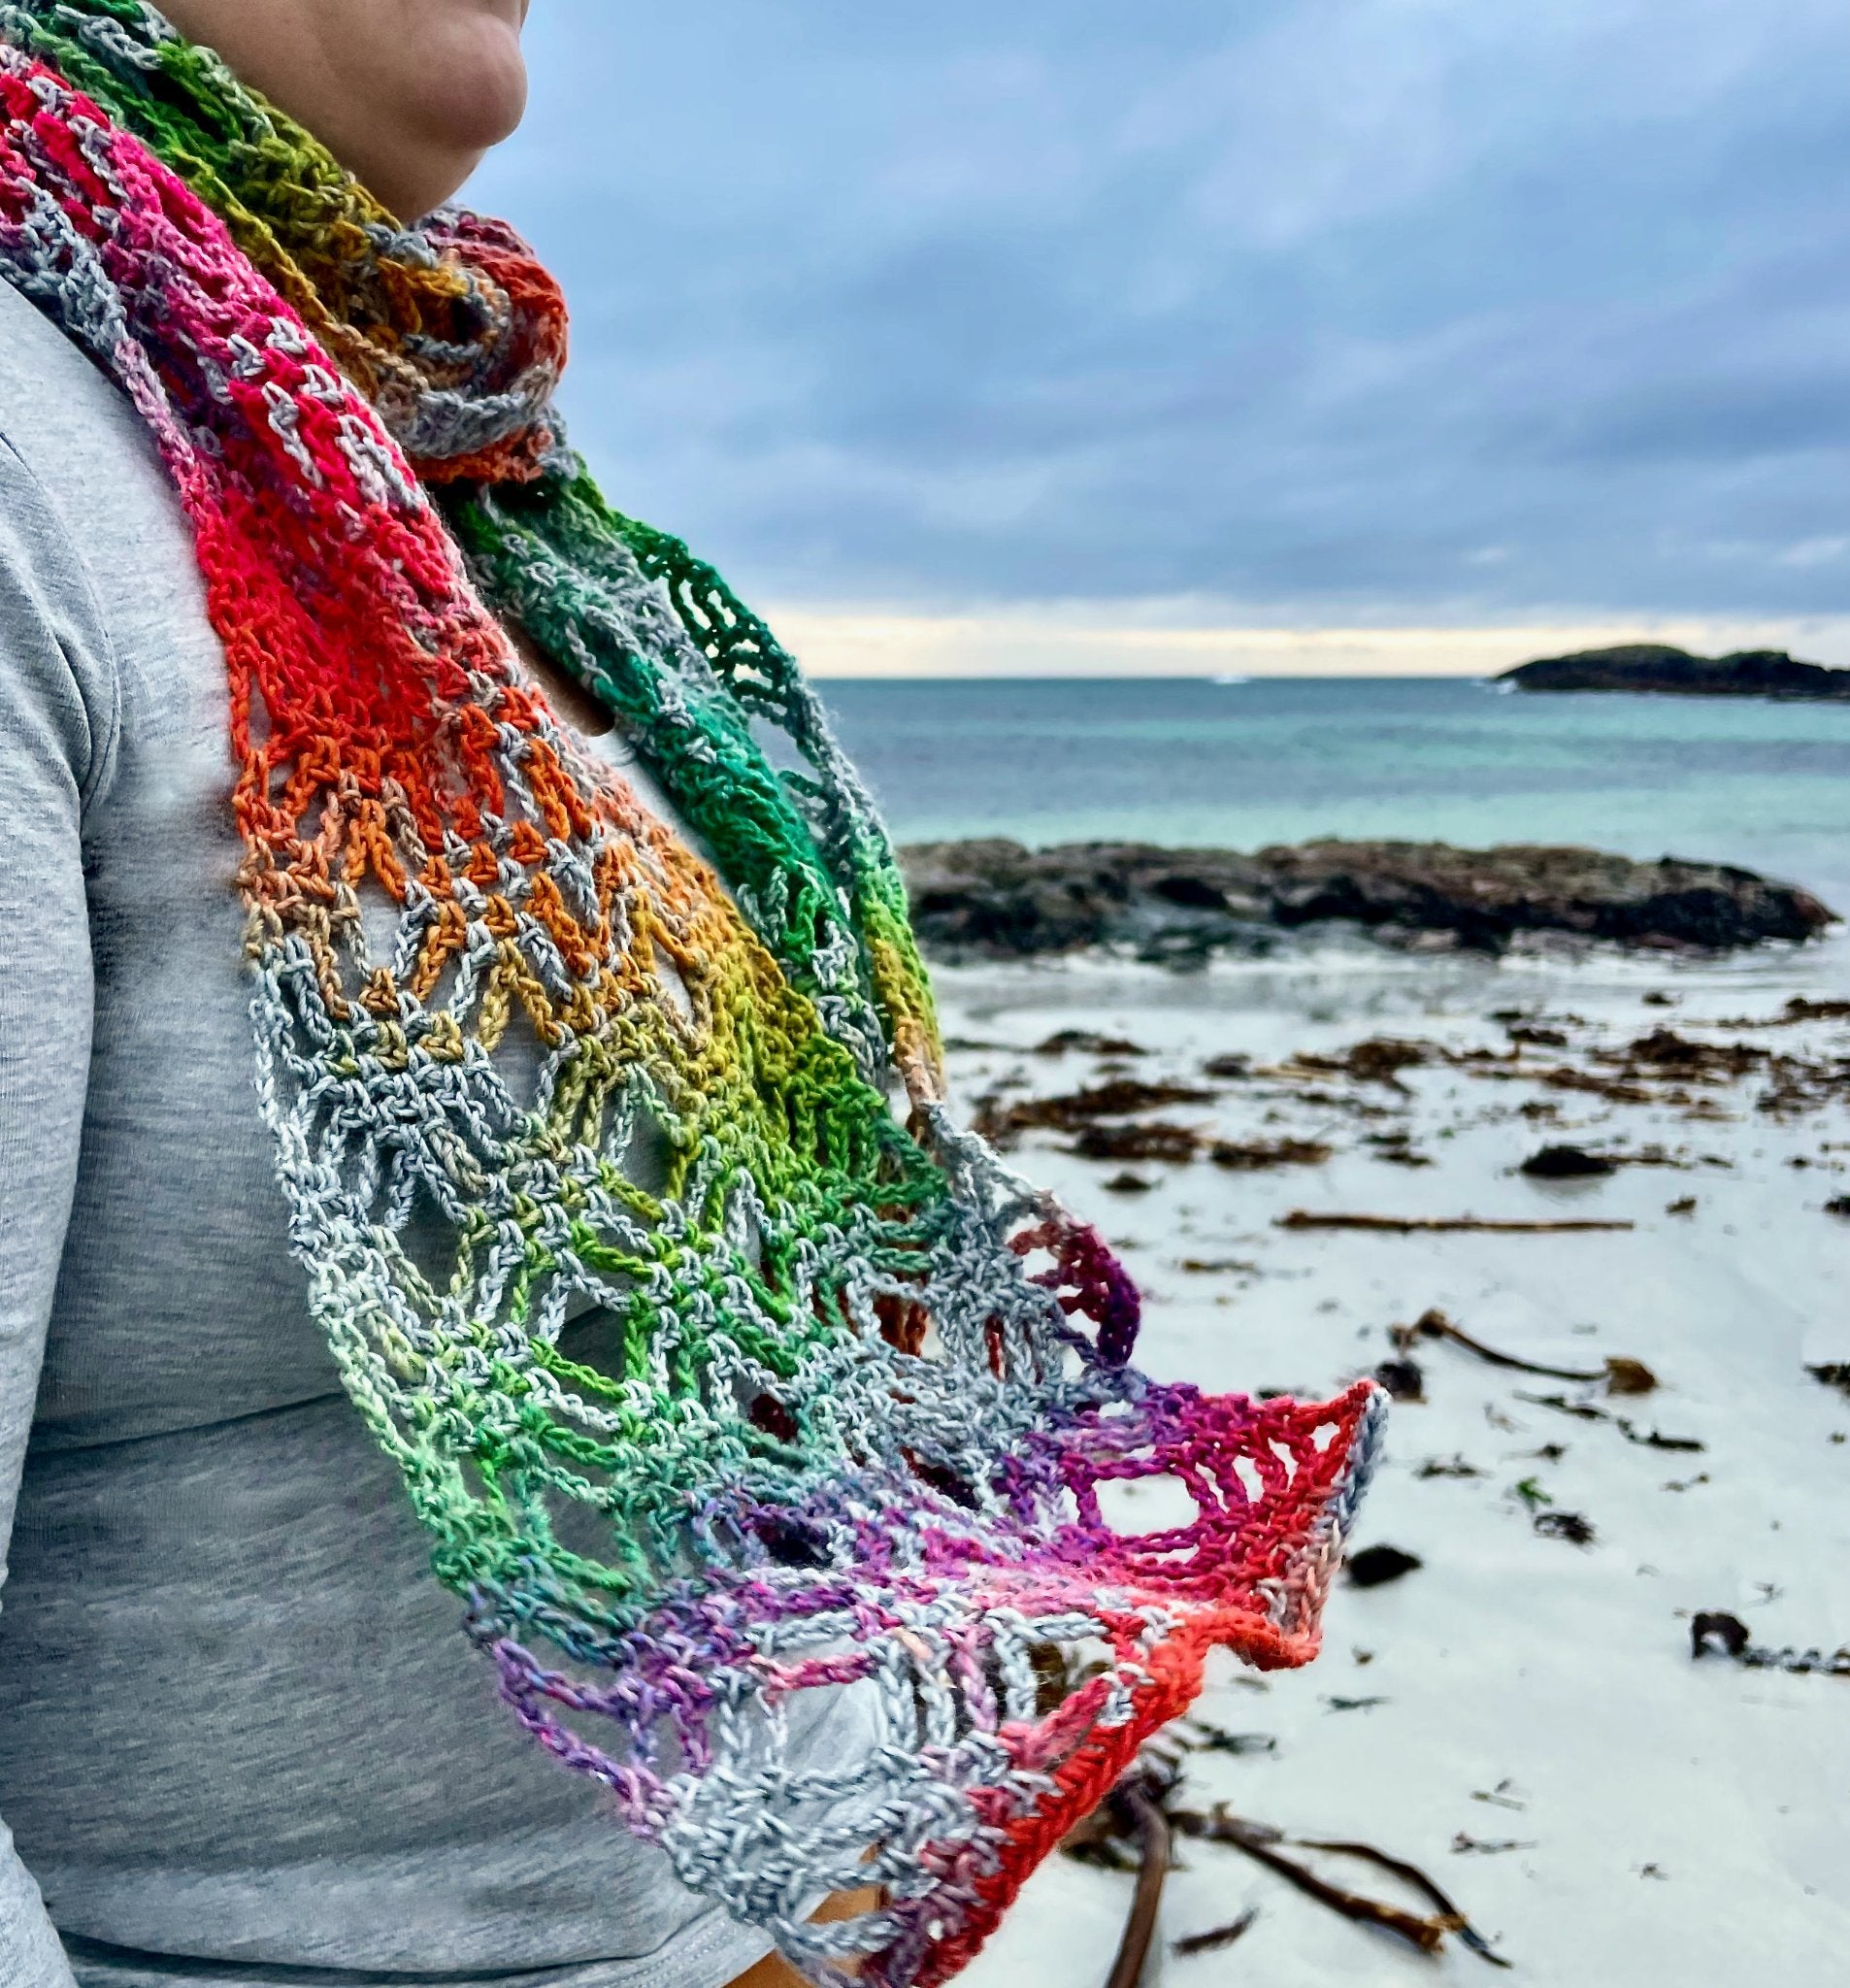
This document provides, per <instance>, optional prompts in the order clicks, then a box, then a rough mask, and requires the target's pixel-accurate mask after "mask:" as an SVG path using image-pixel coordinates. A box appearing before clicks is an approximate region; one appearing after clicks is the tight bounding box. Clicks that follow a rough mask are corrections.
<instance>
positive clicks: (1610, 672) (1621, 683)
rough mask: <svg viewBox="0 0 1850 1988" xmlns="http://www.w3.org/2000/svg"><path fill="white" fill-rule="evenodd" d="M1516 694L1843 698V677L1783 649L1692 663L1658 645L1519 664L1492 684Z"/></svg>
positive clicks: (1847, 686) (1849, 694)
mask: <svg viewBox="0 0 1850 1988" xmlns="http://www.w3.org/2000/svg"><path fill="white" fill-rule="evenodd" d="M1497 680H1498V682H1500V683H1510V684H1513V685H1514V686H1515V687H1516V688H1517V689H1518V690H1630V691H1651V692H1655V693H1658V694H1660V695H1665V696H1670V697H1784V698H1795V697H1799V698H1832V699H1837V698H1850V670H1831V669H1827V668H1826V667H1825V665H1824V664H1822V663H1801V662H1799V661H1797V660H1795V658H1793V657H1792V656H1789V655H1788V654H1787V653H1786V651H1785V650H1784V649H1783V648H1744V649H1736V650H1735V651H1734V653H1733V654H1731V655H1725V656H1698V655H1692V654H1691V653H1690V652H1689V650H1688V649H1683V648H1673V647H1671V646H1670V645H1669V644H1668V643H1662V642H1630V643H1621V644H1620V645H1619V646H1617V647H1616V648H1584V649H1580V650H1578V651H1577V652H1576V653H1574V654H1573V655H1570V656H1544V657H1542V658H1541V659H1540V660H1539V661H1537V662H1533V663H1521V664H1519V665H1518V666H1517V667H1516V668H1515V669H1513V670H1505V671H1504V672H1503V675H1502V676H1501V677H1499V678H1498V679H1497Z"/></svg>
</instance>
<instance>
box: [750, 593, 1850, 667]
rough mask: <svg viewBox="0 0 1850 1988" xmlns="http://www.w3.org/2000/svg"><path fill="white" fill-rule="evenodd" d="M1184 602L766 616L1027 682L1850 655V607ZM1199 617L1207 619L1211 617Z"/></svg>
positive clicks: (828, 653) (893, 653)
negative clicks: (1572, 657) (1684, 653)
mask: <svg viewBox="0 0 1850 1988" xmlns="http://www.w3.org/2000/svg"><path fill="white" fill-rule="evenodd" d="M1192 605H1193V604H1189V603H1178V602H1170V601H1164V602H1110V603H1099V602H1063V603H1051V604H1042V605H1039V606H1034V607H1027V606H1024V607H1019V608H1009V609H999V610H987V611H975V612H946V613H920V612H917V611H915V610H904V609H901V610H891V609H880V608H874V607H832V606H818V605H816V604H814V603H789V604H786V605H784V606H782V607H780V608H776V609H774V610H772V611H771V612H770V613H768V615H767V618H768V620H769V621H770V623H771V625H772V627H774V628H775V629H776V631H777V633H778V638H779V640H780V641H782V642H783V643H784V645H785V646H787V647H788V648H789V649H790V650H791V652H792V653H793V654H794V655H796V656H797V657H799V658H800V659H801V660H802V662H803V663H804V666H805V668H806V669H807V671H808V672H809V675H810V676H812V677H815V678H819V679H828V678H850V679H852V678H860V679H880V678H891V679H898V680H907V681H917V680H920V679H931V678H988V679H1010V680H1020V681H1026V680H1031V679H1047V680H1062V681H1080V680H1084V679H1095V678H1096V679H1150V680H1157V679H1172V680H1179V679H1212V678H1215V677H1223V676H1224V677H1235V678H1239V677H1245V678H1262V677H1263V678H1272V679H1275V678H1294V677H1296V678H1305V677H1309V678H1315V677H1323V678H1343V679H1356V678H1369V677H1395V678H1415V677H1419V678H1470V679H1487V678H1495V677H1497V676H1500V675H1502V674H1503V672H1504V671H1505V670H1510V669H1513V668H1515V667H1516V666H1517V665H1518V664H1520V663H1525V662H1532V661H1534V660H1536V658H1538V657H1541V656H1552V655H1565V654H1570V653H1572V652H1573V651H1575V650H1578V649H1588V648H1606V647H1611V646H1615V645H1617V644H1620V643H1627V642H1661V643H1668V644H1671V645H1673V646H1676V647H1678V648H1685V649H1690V650H1693V651H1695V652H1697V653H1699V654H1726V653H1728V652H1730V651H1732V650H1736V649H1753V648H1772V649H1786V650H1788V651H1790V652H1792V653H1793V654H1795V655H1798V654H1802V655H1803V657H1804V659H1805V660H1807V661H1813V662H1823V663H1828V664H1835V665H1837V666H1839V667H1843V666H1850V615H1831V616H1825V615H1807V616H1771V615H1767V616H1746V615H1740V616H1734V615H1681V616H1674V617H1672V616H1668V615H1630V616H1623V617H1622V616H1617V615H1614V616H1610V617H1603V616H1596V615H1593V614H1587V615H1585V616H1579V617H1569V616H1566V615H1564V616H1563V617H1562V618H1560V619H1541V618H1535V619H1528V620H1521V621H1517V620H1510V621H1506V622H1479V623H1475V624H1469V625H1461V624H1458V623H1413V622H1401V623H1396V622H1387V621H1382V622H1379V623H1375V624H1372V625H1368V626H1359V625H1354V624H1321V625H1318V624H1306V623H1305V622H1299V623H1296V624H1286V625H1279V624H1275V623H1274V624H1270V625H1267V624H1253V623H1243V624H1235V623H1229V622H1216V621H1211V620H1208V619H1206V617H1205V616H1200V610H1199V608H1196V613H1195V614H1194V615H1191V614H1190V613H1189V610H1190V607H1191V606H1192ZM1198 617H1199V618H1198Z"/></svg>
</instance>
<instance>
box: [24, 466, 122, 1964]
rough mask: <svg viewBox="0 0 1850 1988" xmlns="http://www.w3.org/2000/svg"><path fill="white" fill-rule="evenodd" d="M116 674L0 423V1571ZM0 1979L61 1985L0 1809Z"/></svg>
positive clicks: (37, 1313) (70, 1154)
mask: <svg viewBox="0 0 1850 1988" xmlns="http://www.w3.org/2000/svg"><path fill="white" fill-rule="evenodd" d="M112 680H113V679H112V678H111V676H110V674H109V664H108V650H107V640H106V638H105V637H104V636H103V635H102V632H101V629H100V626H99V624H98V622H97V620H96V616H95V610H94V605H93V601H92V599H91V596H90V593H89V589H88V585H87V582H86V580H85V579H84V576H83V572H82V569H81V567H80V566H79V564H78V562H77V558H76V554H75V553H74V552H73V550H72V549H71V547H70V544H69V541H68V538H67V537H66V535H65V533H64V530H63V528H62V526H61V524H60V522H59V520H58V518H57V515H56V514H55V512H54V511H53V509H52V507H51V505H50V501H49V499H47V497H46V496H45V494H44V492H43V490H42V489H41V488H40V486H39V484H38V483H37V481H36V480H35V479H34V478H33V477H32V475H31V472H30V471H29V470H28V469H27V468H26V466H25V465H24V463H22V462H21V460H20V459H19V457H18V456H17V454H16V453H15V452H14V450H13V449H12V448H11V447H9V446H8V445H7V443H6V441H5V439H4V437H0V1583H4V1580H5V1574H6V1551H7V1545H8V1541H9V1540H10V1538H11V1535H12V1531H13V1515H14V1509H15V1507H16V1505H17V1501H18V1493H19V1476H20V1471H21V1468H22V1466H23V1463H24V1459H25V1447H26V1437H27V1435H28V1433H29V1432H30V1430H31V1427H32V1414H33V1403H34V1399H35V1397H36V1395H37V1391H38V1384H39V1368H40V1363H41V1361H42V1359H43V1357H44V1352H45V1336H46V1328H47V1324H48V1322H49V1320H50V1315H51V1300H52V1293H53V1291H54V1290H55V1288H56V1284H57V1275H58V1260H59V1258H60V1256H61V1255H62V1253H63V1249H64V1234H65V1227H66V1224H67V1223H68V1221H69V1219H70V1212H71V1196H72V1190H73V1187H74V1184H75V1182H76V1178H77V1163H78V1144H79V1140H80V1137H81V1134H82V1130H83V1099H84V1091H85V1088H86V1085H87V1081H88V1076H89V1058H90V1010H91V981H90V941H89V918H88V912H87V908H86V904H85V899H84V889H83V853H82V848H81V843H80V834H81V825H82V819H83V809H84V806H85V804H86V802H87V801H88V800H89V799H90V798H91V796H92V795H93V793H94V791H95V790H96V788H97V787H98V785H99V783H100V782H101V781H102V779H104V778H105V776H106V773H107V768H108V763H109V760H110V756H111V753H112V750H113V746H114V740H113V735H112V729H111V728H112V725H113V718H112V715H111V712H112V710H113V704H112V700H111V697H110V695H109V685H110V683H111V681H112ZM5 1601H6V1596H5V1591H4V1586H3V1585H0V1608H4V1607H5ZM0 1982H4V1983H5V1984H6V1988H75V1980H74V1977H73V1975H72V1972H71V1967H70V1963H69V1961H68V1960H67V1959H66V1957H65V1953H64V1948H63V1945H62V1944H61V1942H60V1941H59V1939H58V1936H57V1933H56V1932H55V1930H54V1929H53V1927H52V1925H51V1921H50V1917H49V1915H48V1914H47V1911H46V1908H45V1903H44V1901H43V1899H42V1898H41V1897H40V1894H39V1888H38V1886H37V1885H36V1884H35V1883H34V1882H33V1880H32V1876H31V1873H30V1872H28V1871H27V1870H26V1869H25V1867H24V1865H23V1864H22V1863H21V1862H20V1860H19V1857H18V1854H17V1851H16V1849H15V1847H14V1842H13V1838H12V1836H11V1834H10V1833H9V1832H8V1830H7V1828H6V1825H5V1823H4V1821H0Z"/></svg>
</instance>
